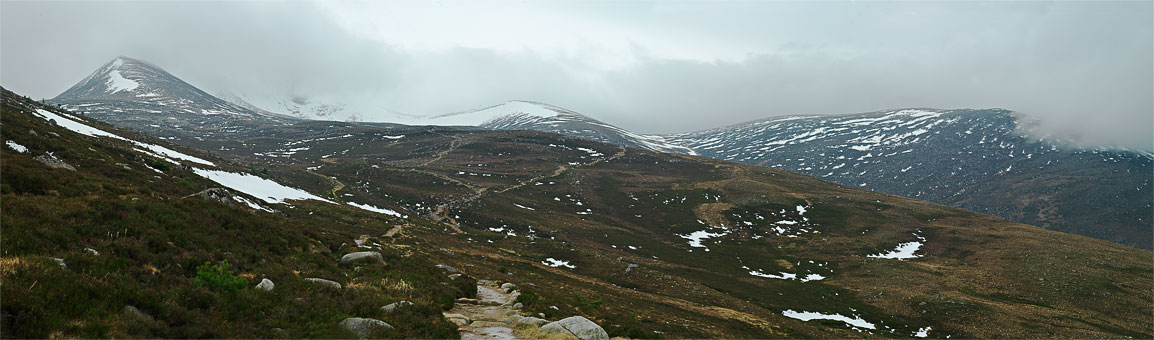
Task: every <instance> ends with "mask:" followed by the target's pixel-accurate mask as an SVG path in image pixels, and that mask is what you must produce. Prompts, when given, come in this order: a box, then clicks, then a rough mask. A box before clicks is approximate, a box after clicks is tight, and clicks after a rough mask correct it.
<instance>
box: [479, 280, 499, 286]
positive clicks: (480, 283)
mask: <svg viewBox="0 0 1154 340" xmlns="http://www.w3.org/2000/svg"><path fill="white" fill-rule="evenodd" d="M477 284H479V285H482V286H492V285H495V284H497V283H496V282H493V281H489V280H477Z"/></svg>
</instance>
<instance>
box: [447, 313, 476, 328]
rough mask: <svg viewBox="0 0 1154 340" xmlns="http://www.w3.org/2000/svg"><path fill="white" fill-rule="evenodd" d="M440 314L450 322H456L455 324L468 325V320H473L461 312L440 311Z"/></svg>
mask: <svg viewBox="0 0 1154 340" xmlns="http://www.w3.org/2000/svg"><path fill="white" fill-rule="evenodd" d="M441 315H444V316H445V319H449V321H450V322H452V323H455V324H457V326H464V325H468V324H469V323H470V322H473V320H471V319H469V317H467V316H464V315H461V314H456V313H442V314H441Z"/></svg>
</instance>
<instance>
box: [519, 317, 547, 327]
mask: <svg viewBox="0 0 1154 340" xmlns="http://www.w3.org/2000/svg"><path fill="white" fill-rule="evenodd" d="M546 322H549V320H545V319H542V318H535V317H532V316H527V317H523V318H521V319H520V320H517V324H518V325H534V326H541V325H543V324H545V323H546Z"/></svg>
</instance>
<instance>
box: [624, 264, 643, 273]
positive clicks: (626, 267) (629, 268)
mask: <svg viewBox="0 0 1154 340" xmlns="http://www.w3.org/2000/svg"><path fill="white" fill-rule="evenodd" d="M637 267H640V266H639V265H637V264H636V263H630V264H629V265H628V266H625V272H626V273H628V272H629V271H632V270H633V268H637Z"/></svg>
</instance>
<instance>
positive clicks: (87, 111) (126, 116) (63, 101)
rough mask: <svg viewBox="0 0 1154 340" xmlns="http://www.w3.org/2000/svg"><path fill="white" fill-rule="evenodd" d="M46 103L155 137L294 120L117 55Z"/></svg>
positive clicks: (144, 63) (209, 131)
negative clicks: (235, 101)
mask: <svg viewBox="0 0 1154 340" xmlns="http://www.w3.org/2000/svg"><path fill="white" fill-rule="evenodd" d="M48 102H49V103H52V104H57V105H60V106H61V107H64V108H68V109H70V110H74V111H76V112H80V113H83V114H84V115H86V116H89V117H93V118H98V119H100V120H103V121H107V122H110V123H113V124H116V125H118V126H123V127H128V128H133V129H138V130H141V131H148V132H149V133H151V134H154V135H161V136H164V135H170V136H171V135H186V134H191V135H195V134H199V133H211V132H212V131H214V130H220V129H230V128H232V129H235V128H239V127H241V126H248V125H254V124H283V123H286V122H291V121H295V119H293V118H289V117H287V116H282V115H277V114H272V113H269V112H258V111H253V110H250V109H248V108H245V107H242V106H239V105H235V104H232V103H230V102H227V101H224V100H221V99H220V98H217V97H214V96H212V95H209V94H208V93H205V92H204V91H201V90H200V89H198V88H196V87H195V86H192V85H190V84H188V83H186V82H184V81H183V80H181V79H180V78H177V77H176V76H173V75H172V74H169V73H168V72H165V71H164V70H162V69H160V68H159V67H156V66H155V65H152V64H150V63H147V62H144V61H140V60H136V59H132V58H128V57H123V56H121V57H117V58H116V59H113V60H112V61H109V62H108V63H106V64H104V66H101V67H100V68H98V69H97V70H96V71H95V72H93V73H92V74H91V75H89V76H88V77H86V78H84V79H83V80H81V81H80V82H79V83H76V85H73V86H72V87H71V88H69V89H68V90H66V91H64V92H63V93H61V94H60V95H58V96H56V98H52V99H51V100H49V101H48ZM192 131H196V132H192Z"/></svg>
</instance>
